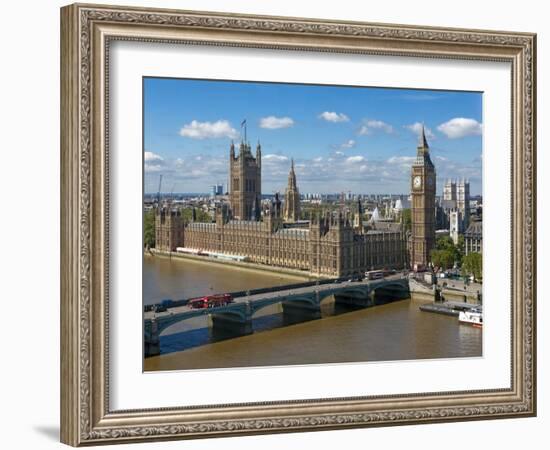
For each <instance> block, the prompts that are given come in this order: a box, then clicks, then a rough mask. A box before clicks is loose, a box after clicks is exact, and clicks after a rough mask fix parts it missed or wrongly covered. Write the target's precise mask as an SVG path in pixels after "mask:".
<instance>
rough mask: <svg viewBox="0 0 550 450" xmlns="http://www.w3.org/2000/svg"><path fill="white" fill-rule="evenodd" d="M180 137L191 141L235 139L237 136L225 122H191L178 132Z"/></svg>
mask: <svg viewBox="0 0 550 450" xmlns="http://www.w3.org/2000/svg"><path fill="white" fill-rule="evenodd" d="M180 136H184V137H188V138H191V139H208V138H223V137H227V138H231V139H236V138H237V137H238V136H239V134H238V133H237V131H236V130H235V129H234V128H233V127H232V126H231V124H230V123H229V122H228V121H227V120H218V121H216V122H199V121H197V120H193V121H191V122H190V123H188V124H186V125H184V126H183V128H181V130H180Z"/></svg>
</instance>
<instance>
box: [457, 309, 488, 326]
mask: <svg viewBox="0 0 550 450" xmlns="http://www.w3.org/2000/svg"><path fill="white" fill-rule="evenodd" d="M458 321H459V322H461V323H465V324H468V325H472V326H474V327H478V328H481V327H483V313H482V312H481V310H480V309H471V310H469V311H461V312H460V314H459V315H458Z"/></svg>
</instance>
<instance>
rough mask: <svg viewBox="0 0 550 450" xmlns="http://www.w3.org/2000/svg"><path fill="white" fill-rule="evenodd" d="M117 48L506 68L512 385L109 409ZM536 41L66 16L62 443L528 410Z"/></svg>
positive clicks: (530, 37) (463, 33) (238, 20)
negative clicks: (110, 102) (267, 52)
mask: <svg viewBox="0 0 550 450" xmlns="http://www.w3.org/2000/svg"><path fill="white" fill-rule="evenodd" d="M113 40H136V41H143V42H170V43H181V44H188V45H193V44H202V45H205V44H206V45H216V46H236V47H254V48H266V49H287V50H289V49H290V50H297V51H304V50H308V51H322V52H336V53H359V54H382V55H395V56H402V55H406V56H415V57H424V58H453V59H466V60H472V64H475V61H476V60H477V61H480V60H493V61H507V62H509V63H511V67H512V86H511V94H512V117H511V126H512V148H511V155H512V185H511V186H510V189H511V192H512V233H511V241H512V268H511V272H512V299H511V308H512V324H511V327H512V354H511V375H512V377H511V379H512V384H511V387H510V389H495V390H485V391H468V392H464V391H461V392H444V393H411V394H407V395H392V396H377V397H351V398H345V399H344V398H340V399H312V400H307V401H302V400H291V401H284V402H265V403H248V404H245V403H243V404H237V405H211V406H196V407H180V408H172V409H169V408H166V409H155V410H132V411H112V410H111V409H110V408H109V376H108V375H109V366H108V360H109V334H108V313H109V302H108V296H107V286H108V285H109V278H108V273H109V271H108V254H109V242H108V233H107V230H108V225H109V223H108V214H107V211H108V202H109V197H108V186H109V178H108V163H109V153H108V133H109V128H108V123H109V122H108V110H107V107H106V105H107V98H108V94H109V93H108V71H107V69H108V58H109V43H110V42H112V41H113ZM535 68H536V35H534V34H530V33H511V32H503V31H484V30H467V29H445V28H434V27H420V26H405V25H387V24H374V23H360V22H335V21H328V20H314V19H300V18H288V17H267V16H251V15H243V14H227V13H211V12H196V11H174V10H161V9H143V8H130V7H114V6H105V5H103V6H100V5H84V4H75V5H70V6H66V7H64V8H62V9H61V242H62V244H61V440H62V442H64V443H66V444H70V445H73V446H80V445H97V444H109V443H122V442H135V441H151V440H166V439H184V438H204V437H215V436H234V435H249V434H260V433H276V432H298V431H314V430H326V429H342V428H352V427H367V426H382V425H400V424H420V423H430V422H432V423H433V422H445V421H457V420H479V419H496V418H505V417H529V416H534V415H535V414H536V335H535V332H536V328H535V322H536V308H535V307H536V305H535V299H536V291H535V289H536V265H535V264H536V262H535V261H536V211H535V205H536V185H535V183H536V167H535V162H536V157H535V150H536V149H535V146H536V119H535V107H536V103H535V98H536V92H535V87H536V73H535Z"/></svg>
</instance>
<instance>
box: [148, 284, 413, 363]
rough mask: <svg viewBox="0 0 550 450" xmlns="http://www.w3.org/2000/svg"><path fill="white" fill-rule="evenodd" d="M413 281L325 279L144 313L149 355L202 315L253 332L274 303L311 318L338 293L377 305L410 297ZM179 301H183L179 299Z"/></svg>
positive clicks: (345, 299) (339, 298) (342, 299)
mask: <svg viewBox="0 0 550 450" xmlns="http://www.w3.org/2000/svg"><path fill="white" fill-rule="evenodd" d="M409 294H410V291H409V280H408V278H407V277H406V276H404V275H401V274H397V275H391V276H388V277H385V278H383V279H379V280H362V281H348V280H345V281H342V280H338V279H335V280H329V281H328V282H327V280H324V282H323V284H320V283H315V284H311V283H309V284H308V285H306V286H299V287H289V286H274V287H272V288H269V289H262V292H261V293H251V294H250V295H247V294H244V295H243V293H238V294H237V295H239V296H234V301H233V302H232V303H229V304H227V305H225V306H217V307H215V308H204V309H193V308H190V307H189V306H187V305H185V304H184V305H179V306H174V307H169V308H167V309H166V310H165V311H160V312H159V311H155V310H149V311H145V312H144V346H145V349H144V350H145V356H154V355H158V354H160V335H161V333H162V332H163V331H165V330H166V329H167V328H169V327H170V326H172V325H174V324H176V323H178V322H181V321H184V320H188V319H192V318H194V317H199V316H209V317H210V319H211V324H212V327H213V329H214V330H215V329H217V328H219V329H225V330H231V332H232V333H233V334H242V335H246V334H251V333H252V332H253V327H252V321H253V319H254V315H255V314H256V313H257V312H258V311H259V310H261V309H262V308H266V307H268V306H271V305H275V304H278V303H280V304H281V305H282V310H283V314H285V315H293V314H294V315H295V314H300V315H304V316H307V317H308V318H319V317H321V302H322V301H323V300H324V299H326V298H328V297H330V296H334V298H335V302H336V304H345V305H353V306H357V307H368V306H373V305H375V304H376V303H377V299H383V300H384V301H388V300H397V299H403V298H408V297H409ZM178 303H179V302H178Z"/></svg>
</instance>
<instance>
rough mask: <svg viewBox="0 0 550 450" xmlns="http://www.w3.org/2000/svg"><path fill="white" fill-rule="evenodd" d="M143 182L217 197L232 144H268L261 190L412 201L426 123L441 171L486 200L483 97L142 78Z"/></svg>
mask: <svg viewBox="0 0 550 450" xmlns="http://www.w3.org/2000/svg"><path fill="white" fill-rule="evenodd" d="M143 83H144V86H143V88H144V110H143V113H144V151H145V156H144V161H145V164H144V166H145V167H144V171H145V172H144V173H145V175H144V184H145V192H146V193H150V192H156V191H157V189H158V180H159V175H160V174H162V175H163V191H165V192H169V191H171V190H172V189H173V190H174V192H209V191H210V186H211V185H212V184H215V183H224V184H226V183H227V177H228V155H229V146H230V144H231V140H232V139H233V140H234V141H235V142H236V143H238V142H240V140H241V126H240V124H241V122H242V121H243V120H244V119H246V122H247V134H248V140H249V141H250V143H251V145H252V146H253V147H254V148H255V147H256V143H257V141H258V140H259V141H260V143H261V145H262V155H263V158H262V163H263V167H262V178H263V179H262V192H263V193H265V194H269V193H273V192H275V191H281V192H284V188H285V186H286V183H287V176H288V170H289V168H290V159H291V158H294V160H295V166H296V175H297V181H298V187H299V189H300V192H302V193H306V192H321V193H332V192H341V191H352V192H355V193H365V194H369V193H372V194H376V193H394V194H399V193H407V192H408V190H409V174H410V165H411V163H412V161H413V159H414V156H415V155H416V146H417V142H418V132H419V130H420V127H421V123H424V125H425V128H426V134H427V137H428V142H429V145H430V151H431V155H432V160H433V162H434V164H435V167H436V171H437V178H438V179H437V191H438V193H441V192H442V186H443V182H444V180H445V179H447V178H449V177H452V178H459V177H460V178H462V177H465V178H468V179H470V183H471V192H472V194H478V193H481V161H482V156H481V153H482V94H481V93H475V92H454V91H429V90H413V89H391V88H389V89H386V88H369V87H350V86H318V85H303V84H281V83H255V82H234V81H211V80H187V79H163V78H144V81H143Z"/></svg>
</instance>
